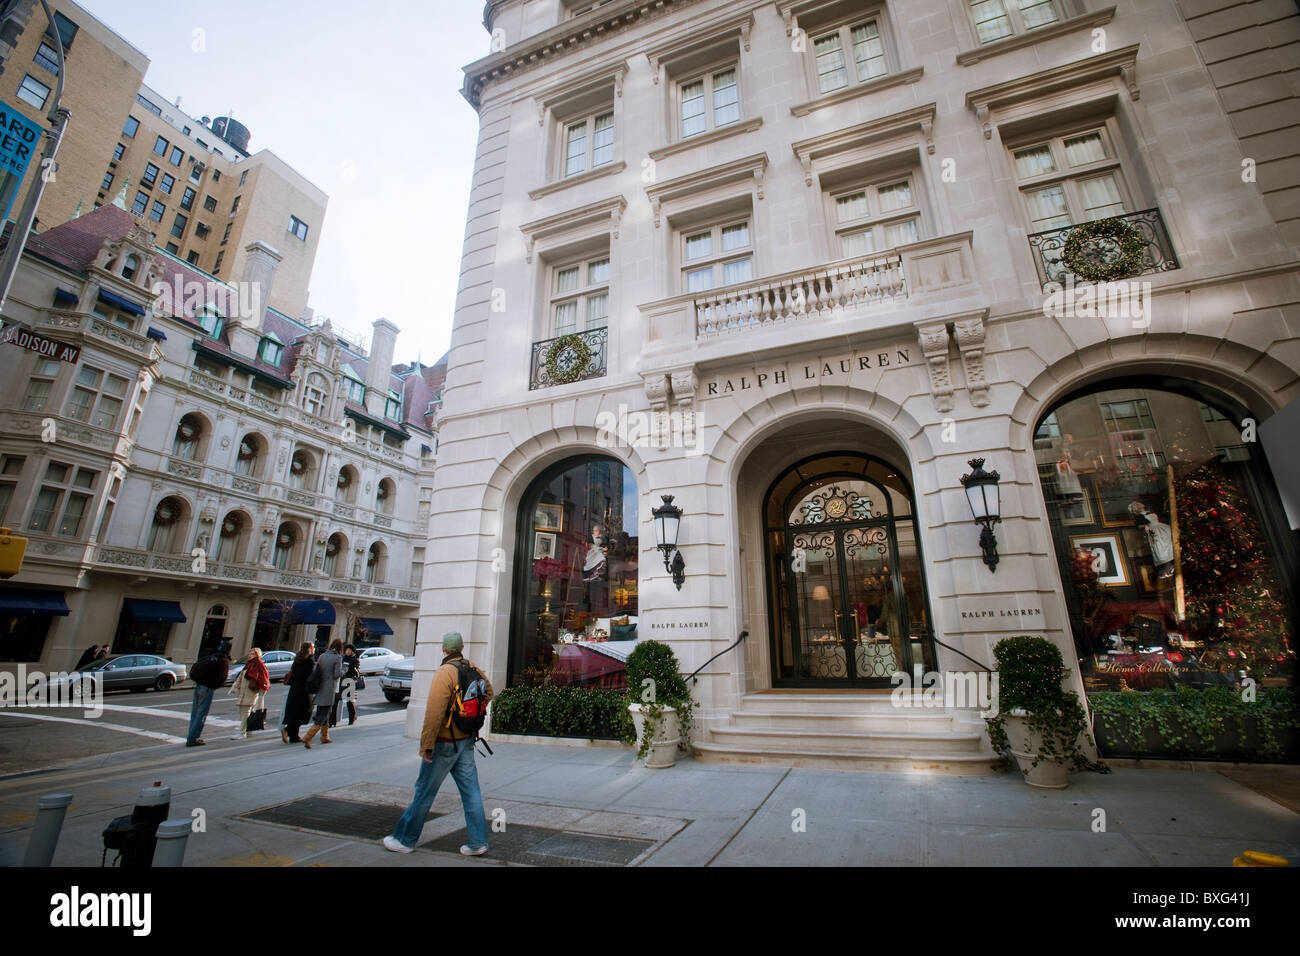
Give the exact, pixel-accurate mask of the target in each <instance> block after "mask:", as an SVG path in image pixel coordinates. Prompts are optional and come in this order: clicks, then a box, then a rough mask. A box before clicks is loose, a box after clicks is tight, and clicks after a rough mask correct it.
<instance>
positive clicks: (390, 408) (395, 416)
mask: <svg viewBox="0 0 1300 956" xmlns="http://www.w3.org/2000/svg"><path fill="white" fill-rule="evenodd" d="M384 417H385V418H391V419H392V420H393V421H395V422H396V421H401V419H402V396H400V395H398V394H397V393H396V392H393V391H390V392H389V393H388V401H387V402H385V403H384Z"/></svg>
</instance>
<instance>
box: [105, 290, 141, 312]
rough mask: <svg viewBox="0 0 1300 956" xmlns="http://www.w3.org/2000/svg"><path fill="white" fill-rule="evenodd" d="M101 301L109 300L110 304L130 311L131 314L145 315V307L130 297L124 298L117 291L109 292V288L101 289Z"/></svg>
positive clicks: (124, 310)
mask: <svg viewBox="0 0 1300 956" xmlns="http://www.w3.org/2000/svg"><path fill="white" fill-rule="evenodd" d="M99 301H101V302H107V303H108V304H109V305H111V306H114V307H116V308H119V309H121V310H122V311H123V312H128V313H130V314H131V315H144V307H143V306H139V305H136V304H135V303H134V302H132V301H131V300H130V299H124V298H122V297H121V296H120V295H117V294H116V293H113V292H109V291H108V290H107V289H100V290H99Z"/></svg>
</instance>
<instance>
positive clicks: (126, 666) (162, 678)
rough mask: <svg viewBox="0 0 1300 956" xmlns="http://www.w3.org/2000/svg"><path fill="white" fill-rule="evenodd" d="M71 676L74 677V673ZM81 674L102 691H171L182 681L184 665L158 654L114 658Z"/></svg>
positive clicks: (90, 664) (82, 671) (83, 669)
mask: <svg viewBox="0 0 1300 956" xmlns="http://www.w3.org/2000/svg"><path fill="white" fill-rule="evenodd" d="M73 673H76V672H75V671H74V672H73ZM80 673H81V674H84V675H86V678H85V679H88V680H91V681H94V682H95V683H96V684H98V685H99V686H100V687H101V688H102V689H103V690H106V691H108V690H131V691H141V690H148V689H149V688H150V687H152V688H153V689H154V690H170V689H171V687H172V686H173V685H174V684H179V683H180V682H181V681H183V680H185V675H186V671H185V665H184V664H177V663H176V662H175V661H169V660H167V658H165V657H159V656H158V655H157V654H114V655H112V656H111V657H101V658H100V659H99V660H97V661H92V662H91V663H89V664H87V665H86V666H85V667H83V668H82V669H81V671H80Z"/></svg>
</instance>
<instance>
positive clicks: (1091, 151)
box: [1065, 133, 1106, 166]
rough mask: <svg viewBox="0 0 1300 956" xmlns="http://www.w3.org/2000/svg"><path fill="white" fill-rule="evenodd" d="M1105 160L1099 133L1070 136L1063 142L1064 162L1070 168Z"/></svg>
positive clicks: (1104, 151)
mask: <svg viewBox="0 0 1300 956" xmlns="http://www.w3.org/2000/svg"><path fill="white" fill-rule="evenodd" d="M1105 158H1106V150H1105V147H1103V146H1102V142H1101V133H1085V134H1084V135H1083V136H1072V137H1071V138H1069V139H1067V140H1066V141H1065V161H1066V162H1067V163H1069V164H1070V165H1071V166H1082V165H1083V164H1084V163H1095V162H1096V161H1097V160H1099V159H1105Z"/></svg>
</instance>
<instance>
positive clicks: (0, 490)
mask: <svg viewBox="0 0 1300 956" xmlns="http://www.w3.org/2000/svg"><path fill="white" fill-rule="evenodd" d="M13 493H14V486H13V485H0V521H3V520H4V517H5V513H6V512H7V511H8V510H9V499H10V498H12V497H13Z"/></svg>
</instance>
